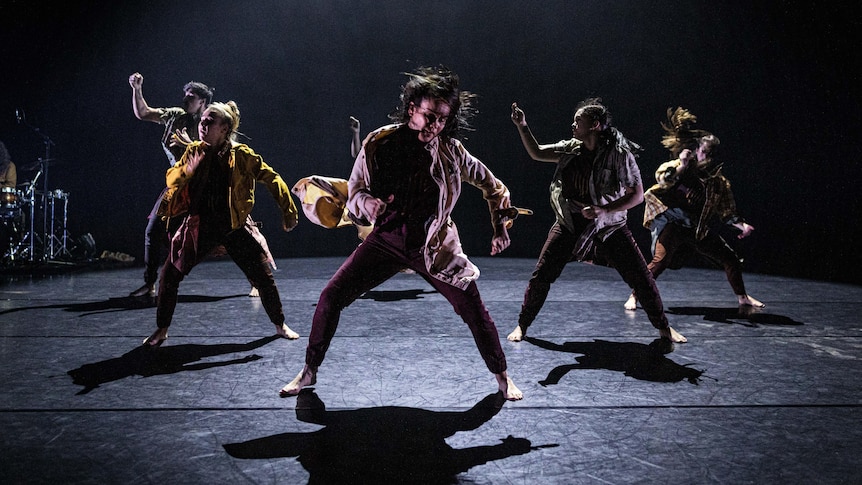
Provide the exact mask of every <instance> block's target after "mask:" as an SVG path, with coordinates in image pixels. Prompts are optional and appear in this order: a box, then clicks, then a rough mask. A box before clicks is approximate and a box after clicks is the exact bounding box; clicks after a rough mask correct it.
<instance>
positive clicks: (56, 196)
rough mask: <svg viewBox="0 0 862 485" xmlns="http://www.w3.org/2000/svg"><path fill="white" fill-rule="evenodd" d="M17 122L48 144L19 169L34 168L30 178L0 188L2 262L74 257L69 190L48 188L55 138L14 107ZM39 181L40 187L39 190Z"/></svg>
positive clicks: (7, 263) (10, 262)
mask: <svg viewBox="0 0 862 485" xmlns="http://www.w3.org/2000/svg"><path fill="white" fill-rule="evenodd" d="M15 117H16V118H17V121H18V124H21V125H24V126H26V127H28V128H30V129H31V130H32V131H33V132H34V133H35V134H37V135H38V136H39V137H40V138H41V139H42V142H43V144H44V146H45V156H44V157H40V158H37V159H36V161H34V162H33V163H29V164H24V165H23V166H21V167H20V168H19V169H18V172H19V173H21V172H34V175H33V176H32V178H31V179H30V181H28V182H24V183H19V184H18V185H17V186H15V187H3V188H2V189H0V262H2V263H3V265H14V264H19V263H28V262H29V263H33V262H38V263H42V262H64V261H67V260H68V259H69V258H70V257H71V253H70V251H69V249H70V246H71V244H72V241H71V240H70V237H69V232H68V231H67V230H66V223H67V221H68V214H69V193H68V192H66V191H64V190H62V189H54V190H51V189H49V188H48V187H49V185H48V168H49V167H50V166H51V165H53V164H54V163H55V160H54V159H53V158H51V147H52V146H53V145H54V142H53V141H52V140H51V139H50V138H49V137H48V136H47V135H46V134H45V133H44V132H43V131H42V130H40V129H39V128H37V127H35V126H32V125H30V124H29V123H27V119H26V116H25V115H24V112H23V110H20V109H18V110H15ZM37 183H39V188H40V189H41V190H37Z"/></svg>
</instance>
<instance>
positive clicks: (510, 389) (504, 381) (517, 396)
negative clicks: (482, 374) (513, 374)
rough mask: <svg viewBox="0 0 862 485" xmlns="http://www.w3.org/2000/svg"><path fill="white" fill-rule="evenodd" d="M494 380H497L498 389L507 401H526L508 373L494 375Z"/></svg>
mask: <svg viewBox="0 0 862 485" xmlns="http://www.w3.org/2000/svg"><path fill="white" fill-rule="evenodd" d="M494 378H495V379H497V388H498V389H500V392H502V393H503V397H505V398H506V400H507V401H520V400H521V399H524V393H523V392H521V390H520V389H518V386H516V385H515V383H514V382H512V379H511V378H510V377H509V374H507V373H506V371H503V372H501V373H499V374H494Z"/></svg>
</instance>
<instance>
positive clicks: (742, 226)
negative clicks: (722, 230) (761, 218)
mask: <svg viewBox="0 0 862 485" xmlns="http://www.w3.org/2000/svg"><path fill="white" fill-rule="evenodd" d="M734 226H736V228H737V229H739V230H740V231H741V232H740V233H739V235H738V236H736V237H737V238H739V239H742V238H746V237H748V236H750V235H751V233H752V232H754V226H752V225H751V224H748V223H747V222H742V223H739V224H734Z"/></svg>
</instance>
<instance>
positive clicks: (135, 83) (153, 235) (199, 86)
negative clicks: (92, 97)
mask: <svg viewBox="0 0 862 485" xmlns="http://www.w3.org/2000/svg"><path fill="white" fill-rule="evenodd" d="M143 84H144V76H142V75H141V73H138V72H136V73H134V74H132V75H130V76H129V85H130V86H131V87H132V111H133V112H134V114H135V117H137V118H138V119H139V120H142V121H150V122H153V123H158V124H161V125H164V126H165V129H164V132H163V133H162V140H161V143H162V148H163V149H164V151H165V155H166V156H167V157H168V163H169V164H170V166H173V165H174V164H175V163H176V162H177V160H179V159H180V157H182V155H183V153H184V152H185V150H186V146H188V145H189V144H190V143H191V142H192V141H195V140H197V138H198V122H199V121H200V118H201V113H203V111H204V109H206V107H207V105H208V104H209V103H211V102H212V97H213V89H211V88H210V87H209V86H207V85H206V84H204V83H200V82H196V81H191V82H188V83H186V85H185V86H183V107H171V108H153V107H150V105H149V104H147V102H146V100H144V95H143ZM165 190H166V189H163V190H162V192H161V193H160V194H159V197H158V198H156V203H155V205H154V206H153V208H152V210H151V211H150V214H149V215H148V216H147V228H146V230H145V231H144V284H143V285H142V286H141V287H140V288H138V289H136V290H134V291H132V292H131V293H129V296H133V297H141V296H149V297H154V296H155V295H156V280H157V279H158V273H159V266H161V264H162V247H163V246H167V244H168V240H169V238H170V235H172V234H173V232H174V231H175V230H176V225H174V226H173V227H168V226H167V224H166V221H165V220H164V219H163V218H162V217H160V216H159V215H158V211H159V207H160V206H161V203H162V199H163V197H164V194H165ZM180 220H181V219H180V218H174V221H175V222H177V223H178V222H179V221H180ZM245 229H246V230H247V231H249V232H250V233H251V234H252V235H253V236H254V237H255V239H257V240H258V242H260V243H261V245H262V246H263V248H264V249H265V250H266V252H267V260H268V261H269V263H270V265H272V267H273V269H275V259H274V258H273V257H272V254H271V253H270V252H269V247H268V245H267V243H266V239H265V238H264V237H263V234H262V233H261V232H260V230H259V228H258V226H257V224H256V223H255V222H254V221H253V220H252V219H251V215H249V218H248V220H247V221H246V224H245ZM249 296H257V289H256V288H254V286H252V288H251V291H250V292H249Z"/></svg>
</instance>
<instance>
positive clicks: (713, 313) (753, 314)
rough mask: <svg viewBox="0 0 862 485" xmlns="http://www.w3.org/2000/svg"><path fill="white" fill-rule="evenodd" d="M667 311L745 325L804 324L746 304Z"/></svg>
mask: <svg viewBox="0 0 862 485" xmlns="http://www.w3.org/2000/svg"><path fill="white" fill-rule="evenodd" d="M667 313H670V314H672V315H703V319H704V320H706V321H707V322H718V323H729V324H735V325H743V326H746V327H758V326H760V325H782V326H787V325H805V324H804V323H802V322H797V321H796V320H794V319H792V318H790V317H785V316H783V315H775V314H772V313H764V312H763V310H762V309H759V308H754V307H752V306H748V305H740V306H738V307H686V306H681V307H670V308H668V309H667Z"/></svg>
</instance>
